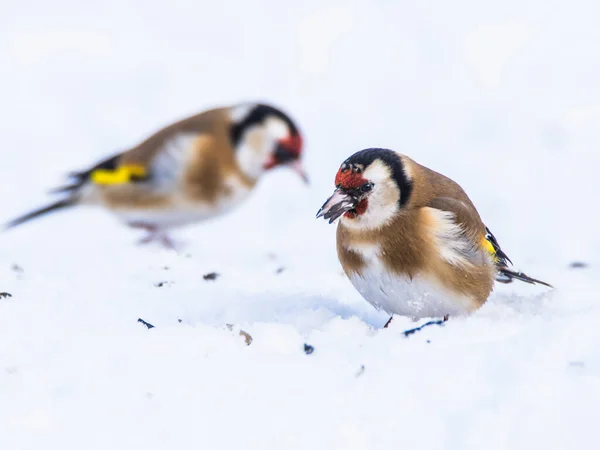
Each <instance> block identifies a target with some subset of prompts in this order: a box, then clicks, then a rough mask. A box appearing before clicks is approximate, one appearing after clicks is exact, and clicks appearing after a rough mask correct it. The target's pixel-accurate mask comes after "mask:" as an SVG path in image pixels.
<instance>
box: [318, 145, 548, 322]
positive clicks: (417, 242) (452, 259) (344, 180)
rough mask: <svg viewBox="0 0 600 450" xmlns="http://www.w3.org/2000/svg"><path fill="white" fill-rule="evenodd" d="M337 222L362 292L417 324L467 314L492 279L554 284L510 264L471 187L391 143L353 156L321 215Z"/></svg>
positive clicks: (346, 262)
mask: <svg viewBox="0 0 600 450" xmlns="http://www.w3.org/2000/svg"><path fill="white" fill-rule="evenodd" d="M320 217H323V218H324V219H326V220H328V221H329V223H330V224H331V223H333V222H335V221H336V220H338V219H339V221H338V225H337V230H336V241H337V254H338V258H339V260H340V263H341V265H342V268H343V269H344V272H345V274H346V275H347V277H348V278H349V279H350V281H351V282H352V284H353V285H354V287H355V288H356V290H357V291H358V292H359V293H360V294H361V295H362V297H364V299H365V300H367V301H368V302H369V303H370V304H372V305H373V306H374V307H375V308H376V309H378V310H383V311H385V312H386V313H388V314H390V315H391V317H390V320H389V321H388V322H387V323H386V325H385V327H387V326H388V325H389V323H390V322H391V320H392V318H393V317H394V315H399V316H407V317H409V318H411V319H413V320H417V319H422V318H426V317H442V316H443V317H444V318H445V319H444V321H445V320H447V318H448V316H462V315H468V314H470V313H472V312H474V311H476V310H477V309H479V308H480V307H481V306H482V305H483V304H484V303H485V302H486V301H487V299H488V297H489V295H490V293H491V292H492V289H493V286H494V281H498V282H500V283H510V282H512V281H513V280H520V281H523V282H526V283H531V284H540V285H544V286H548V287H550V288H552V286H551V285H550V284H548V283H546V282H544V281H541V280H537V279H535V278H532V277H530V276H528V275H526V274H524V273H523V272H519V271H515V270H513V269H511V267H510V266H512V261H511V260H510V259H509V257H508V256H507V255H506V253H505V252H504V251H503V250H502V248H501V247H500V244H499V243H498V240H497V239H496V237H495V236H494V235H493V234H492V232H491V231H490V229H489V228H488V227H487V226H486V225H485V224H484V222H483V221H482V219H481V217H480V215H479V213H478V211H477V209H476V208H475V206H474V205H473V203H472V201H471V200H470V199H469V197H468V196H467V194H466V193H465V191H464V190H463V189H462V188H461V187H460V186H459V185H458V184H457V183H456V182H454V181H453V180H451V179H450V178H448V177H446V176H444V175H442V174H440V173H437V172H435V171H433V170H431V169H428V168H427V167H425V166H423V165H420V164H418V163H417V162H415V161H414V160H413V159H411V158H409V157H408V156H406V155H404V154H401V153H398V152H396V151H394V150H390V149H385V148H367V149H364V150H360V151H358V152H356V153H354V154H353V155H352V156H350V157H349V158H348V159H346V160H345V161H344V162H343V163H342V164H341V166H340V168H339V170H338V171H337V174H336V176H335V191H334V192H333V195H331V196H330V197H329V198H328V199H327V201H325V203H324V204H323V206H322V207H321V208H320V209H319V211H318V213H317V218H320Z"/></svg>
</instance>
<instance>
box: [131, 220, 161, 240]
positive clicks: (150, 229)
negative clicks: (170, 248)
mask: <svg viewBox="0 0 600 450" xmlns="http://www.w3.org/2000/svg"><path fill="white" fill-rule="evenodd" d="M134 228H140V229H142V230H144V231H146V232H147V234H146V236H145V237H143V238H142V239H140V240H139V241H138V244H149V243H151V242H153V241H155V240H156V239H157V238H158V235H159V233H160V231H159V229H158V227H157V226H156V225H150V224H135V225H134Z"/></svg>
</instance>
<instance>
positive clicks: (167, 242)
mask: <svg viewBox="0 0 600 450" xmlns="http://www.w3.org/2000/svg"><path fill="white" fill-rule="evenodd" d="M157 238H158V240H159V241H160V243H161V244H162V245H164V247H165V248H166V249H168V250H175V251H177V246H176V245H175V242H174V241H173V239H171V237H170V236H169V235H168V234H167V233H166V232H165V231H159V232H158V234H157Z"/></svg>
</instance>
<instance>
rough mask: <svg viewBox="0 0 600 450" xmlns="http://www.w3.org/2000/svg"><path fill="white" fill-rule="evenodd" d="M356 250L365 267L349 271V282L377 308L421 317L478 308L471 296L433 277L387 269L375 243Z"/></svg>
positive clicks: (452, 313) (454, 314)
mask: <svg viewBox="0 0 600 450" xmlns="http://www.w3.org/2000/svg"><path fill="white" fill-rule="evenodd" d="M353 250H355V251H358V252H359V253H360V254H361V255H362V256H363V258H364V259H365V262H366V266H365V267H363V269H361V273H360V275H359V274H357V273H352V274H350V276H349V278H350V281H351V282H352V284H353V285H354V287H355V288H356V290H357V291H358V292H360V294H361V295H362V296H363V297H364V298H365V300H367V301H368V302H369V303H371V304H372V305H373V306H374V307H375V308H377V309H381V310H383V311H385V312H387V313H388V314H398V315H402V316H409V317H414V318H417V319H419V318H423V317H441V316H444V315H446V314H449V315H451V316H456V315H464V314H468V313H469V312H471V311H472V310H473V309H474V308H475V304H474V302H473V300H471V299H470V298H469V297H467V296H463V295H459V294H456V293H454V292H452V291H450V290H448V289H446V288H445V287H444V286H442V285H441V283H439V282H438V281H437V280H435V279H433V278H432V277H429V276H427V275H424V274H418V275H416V276H415V277H413V278H412V279H410V278H409V277H407V276H403V275H398V274H396V273H393V272H390V271H388V270H387V269H386V268H385V267H384V266H383V264H382V262H381V259H380V256H379V254H378V253H377V251H376V249H375V248H374V247H373V246H370V248H365V247H357V248H353Z"/></svg>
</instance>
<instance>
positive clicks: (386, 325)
mask: <svg viewBox="0 0 600 450" xmlns="http://www.w3.org/2000/svg"><path fill="white" fill-rule="evenodd" d="M393 318H394V316H390V318H389V320H388V321H387V322H386V323H385V325H384V326H383V328H387V327H389V326H390V323H392V319H393Z"/></svg>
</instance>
